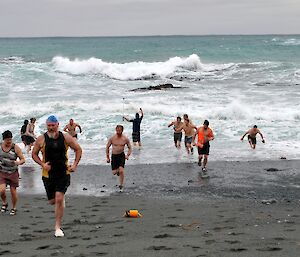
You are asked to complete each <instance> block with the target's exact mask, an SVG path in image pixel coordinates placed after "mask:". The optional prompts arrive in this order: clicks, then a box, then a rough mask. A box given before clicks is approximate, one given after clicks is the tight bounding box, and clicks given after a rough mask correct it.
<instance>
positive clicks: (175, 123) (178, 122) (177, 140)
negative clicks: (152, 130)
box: [168, 116, 183, 148]
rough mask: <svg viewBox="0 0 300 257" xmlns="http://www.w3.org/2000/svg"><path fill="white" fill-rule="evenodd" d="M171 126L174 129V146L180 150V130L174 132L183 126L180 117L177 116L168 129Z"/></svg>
mask: <svg viewBox="0 0 300 257" xmlns="http://www.w3.org/2000/svg"><path fill="white" fill-rule="evenodd" d="M171 126H173V128H174V144H175V147H176V148H180V144H181V139H182V130H180V131H176V130H177V128H179V127H181V126H183V122H182V121H181V117H180V116H178V117H177V118H176V120H175V121H172V122H171V123H170V124H169V125H168V127H171Z"/></svg>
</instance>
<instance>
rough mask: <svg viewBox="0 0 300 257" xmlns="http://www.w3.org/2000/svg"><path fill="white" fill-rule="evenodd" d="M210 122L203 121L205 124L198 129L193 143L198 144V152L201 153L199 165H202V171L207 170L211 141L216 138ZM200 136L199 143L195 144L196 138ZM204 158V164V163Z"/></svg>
mask: <svg viewBox="0 0 300 257" xmlns="http://www.w3.org/2000/svg"><path fill="white" fill-rule="evenodd" d="M208 126H209V122H208V120H205V121H204V122H203V126H201V127H200V128H198V129H197V131H196V133H195V135H194V137H193V144H194V145H197V146H198V154H199V161H198V165H199V166H200V167H201V166H202V171H203V172H206V171H207V169H206V165H207V162H208V155H209V148H210V144H209V141H211V140H214V133H213V131H212V130H211V128H209V127H208ZM196 137H198V140H197V143H196V144H195V138H196ZM203 157H204V158H203ZM202 159H203V164H202Z"/></svg>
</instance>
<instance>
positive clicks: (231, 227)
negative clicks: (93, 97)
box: [0, 161, 300, 257]
mask: <svg viewBox="0 0 300 257" xmlns="http://www.w3.org/2000/svg"><path fill="white" fill-rule="evenodd" d="M298 167H299V161H273V162H271V161H269V162H229V163H224V162H215V163H211V164H210V171H209V172H210V175H211V177H210V179H208V180H207V179H206V180H203V179H201V177H199V173H198V171H199V168H198V167H197V165H196V164H194V163H189V164H163V165H135V166H127V173H126V176H127V180H126V189H125V191H124V192H123V193H119V192H116V189H115V184H116V177H112V176H111V175H110V173H109V167H107V166H81V167H80V168H79V169H78V171H77V173H76V174H73V177H72V183H73V185H72V187H71V188H70V190H69V191H68V193H67V195H66V199H67V201H66V212H65V216H64V221H63V230H64V232H65V237H64V238H55V237H54V231H53V226H54V212H53V207H52V206H49V205H48V204H47V201H46V197H45V195H44V193H43V194H41V193H39V192H38V191H39V189H37V190H36V188H35V189H33V190H30V189H29V188H28V187H27V188H26V190H25V185H23V188H22V185H21V188H20V192H21V193H20V200H19V204H18V213H17V215H16V216H14V217H11V216H9V214H8V213H6V214H1V216H0V217H1V218H0V229H1V236H0V255H3V256H9V255H15V256H222V257H223V256H266V257H267V256H299V250H300V232H299V231H300V214H299V213H300V212H299V211H300V189H299V185H300V184H299V182H300V176H299V171H298ZM25 170H26V169H25ZM159 170H160V173H159ZM26 172H29V171H28V170H27V171H26ZM30 172H32V173H28V174H26V173H25V172H23V173H22V179H21V180H22V183H23V184H25V183H26V181H27V182H28V181H29V180H28V179H29V177H30V174H31V175H33V174H34V175H33V176H35V173H34V172H33V171H30ZM251 172H252V173H251ZM93 174H94V175H93ZM159 175H160V176H159ZM97 176H98V177H99V180H95V178H96V177H97ZM34 178H35V177H34ZM87 178H88V179H87ZM168 179H169V181H170V182H169V183H166V182H165V181H168ZM91 181H93V182H91ZM37 183H38V182H37ZM97 185H98V187H97ZM104 185H105V186H104ZM160 187H161V188H160ZM31 191H34V192H37V193H35V194H32V193H31ZM101 191H104V192H101ZM108 192H109V193H110V195H105V194H107V193H108ZM112 192H113V193H112ZM94 195H97V196H94ZM9 199H10V198H9ZM127 209H138V210H139V211H140V212H141V213H142V215H143V217H142V218H137V219H134V218H124V217H123V213H124V211H125V210H127Z"/></svg>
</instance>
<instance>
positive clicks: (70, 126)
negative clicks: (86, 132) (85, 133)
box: [64, 119, 82, 139]
mask: <svg viewBox="0 0 300 257" xmlns="http://www.w3.org/2000/svg"><path fill="white" fill-rule="evenodd" d="M77 127H78V128H79V133H81V132H82V129H81V127H80V125H79V124H77V123H75V122H74V120H73V119H70V121H69V123H68V124H67V125H66V126H65V127H64V131H65V132H67V133H69V135H70V136H72V137H74V138H76V139H77V132H76V128H77Z"/></svg>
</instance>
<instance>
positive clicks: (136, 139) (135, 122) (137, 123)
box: [123, 108, 144, 148]
mask: <svg viewBox="0 0 300 257" xmlns="http://www.w3.org/2000/svg"><path fill="white" fill-rule="evenodd" d="M140 112H141V116H140V114H139V113H138V112H137V113H136V114H135V118H134V119H128V118H127V117H125V116H123V119H125V120H126V121H128V122H132V141H133V145H138V146H139V148H141V146H142V143H141V122H142V119H143V117H144V112H143V110H142V108H140Z"/></svg>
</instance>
